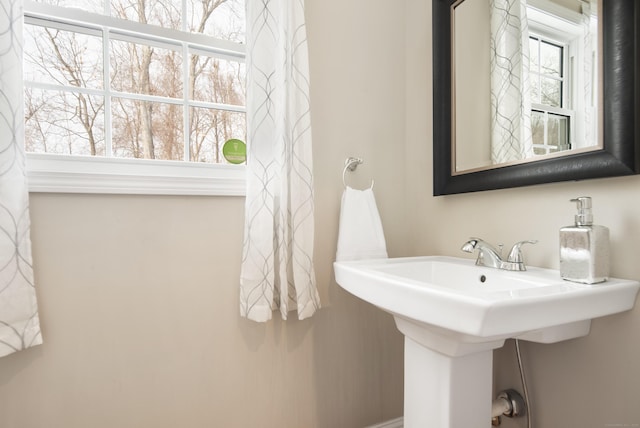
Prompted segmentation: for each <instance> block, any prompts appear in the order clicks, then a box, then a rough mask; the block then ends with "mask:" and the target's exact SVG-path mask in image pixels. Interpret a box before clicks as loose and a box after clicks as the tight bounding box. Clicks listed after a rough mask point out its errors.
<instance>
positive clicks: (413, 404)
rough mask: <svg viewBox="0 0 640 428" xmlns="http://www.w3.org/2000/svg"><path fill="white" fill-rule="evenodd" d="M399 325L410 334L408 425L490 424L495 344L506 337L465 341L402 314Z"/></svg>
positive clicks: (406, 398) (406, 348)
mask: <svg viewBox="0 0 640 428" xmlns="http://www.w3.org/2000/svg"><path fill="white" fill-rule="evenodd" d="M396 325H397V326H398V328H399V330H400V331H402V332H403V333H404V334H405V338H404V428H470V427H485V426H490V424H491V402H492V396H491V395H492V383H493V349H495V348H499V347H501V346H502V345H503V344H504V340H499V341H494V342H490V343H460V342H456V341H451V340H449V338H446V337H443V336H440V335H439V334H437V333H433V332H431V333H429V332H426V331H425V330H424V329H423V328H420V329H419V330H416V327H418V326H416V325H415V324H413V323H412V322H410V321H407V320H404V319H402V318H399V317H396ZM420 330H421V331H420ZM417 333H420V334H417ZM423 339H424V340H423ZM425 340H426V343H428V344H429V347H427V346H425V345H424V344H423V343H425ZM419 342H422V343H419ZM435 349H438V350H437V351H436V350H435Z"/></svg>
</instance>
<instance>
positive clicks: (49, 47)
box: [24, 25, 103, 89]
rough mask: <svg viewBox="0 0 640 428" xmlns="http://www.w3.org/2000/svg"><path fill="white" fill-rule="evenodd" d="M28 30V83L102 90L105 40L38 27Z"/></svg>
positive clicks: (25, 68)
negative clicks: (103, 41)
mask: <svg viewBox="0 0 640 428" xmlns="http://www.w3.org/2000/svg"><path fill="white" fill-rule="evenodd" d="M24 29H25V31H24V46H25V49H24V78H25V80H27V81H32V82H42V83H51V84H58V85H67V86H78V87H82V88H93V89H101V88H102V81H103V76H102V37H96V36H89V35H86V34H81V33H75V32H72V31H63V30H57V29H55V28H45V27H40V26H37V25H25V26H24Z"/></svg>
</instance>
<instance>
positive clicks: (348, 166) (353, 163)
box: [342, 157, 374, 189]
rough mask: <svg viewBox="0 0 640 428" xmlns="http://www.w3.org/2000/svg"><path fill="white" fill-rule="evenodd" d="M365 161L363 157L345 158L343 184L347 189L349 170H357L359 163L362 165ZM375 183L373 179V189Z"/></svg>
mask: <svg viewBox="0 0 640 428" xmlns="http://www.w3.org/2000/svg"><path fill="white" fill-rule="evenodd" d="M363 162H364V161H363V160H362V159H361V158H355V157H348V158H347V159H345V161H344V169H343V170H342V184H343V185H344V188H345V189H346V188H347V178H346V174H347V171H350V172H353V171H355V170H356V168H357V167H358V165H360V164H361V163H363ZM373 183H374V181H373V179H372V180H371V188H372V189H373Z"/></svg>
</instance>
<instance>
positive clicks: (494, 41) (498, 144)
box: [489, 0, 533, 164]
mask: <svg viewBox="0 0 640 428" xmlns="http://www.w3.org/2000/svg"><path fill="white" fill-rule="evenodd" d="M489 10H490V17H491V18H490V19H491V61H490V64H491V159H492V162H493V164H500V163H505V162H512V161H519V160H522V159H525V158H528V157H531V156H533V138H532V134H531V93H530V88H529V86H530V85H529V27H528V24H527V5H526V1H525V0H490V2H489Z"/></svg>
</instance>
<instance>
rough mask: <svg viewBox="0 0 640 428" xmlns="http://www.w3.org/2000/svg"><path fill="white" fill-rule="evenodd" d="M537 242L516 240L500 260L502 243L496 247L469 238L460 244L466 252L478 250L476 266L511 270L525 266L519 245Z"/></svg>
mask: <svg viewBox="0 0 640 428" xmlns="http://www.w3.org/2000/svg"><path fill="white" fill-rule="evenodd" d="M537 242H538V241H520V242H516V243H515V244H514V245H513V247H511V251H509V256H508V257H507V260H506V261H505V260H502V245H499V249H496V248H495V247H493V246H492V245H491V244H489V243H488V242H485V241H483V240H482V239H480V238H469V240H468V241H467V242H465V243H464V245H462V248H461V250H462V251H464V252H466V253H473V251H474V250H478V258H477V259H476V265H477V266H487V267H492V268H496V269H503V270H511V271H525V270H527V267H526V266H525V264H524V258H523V257H522V250H521V247H522V245H523V244H535V243H537Z"/></svg>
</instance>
